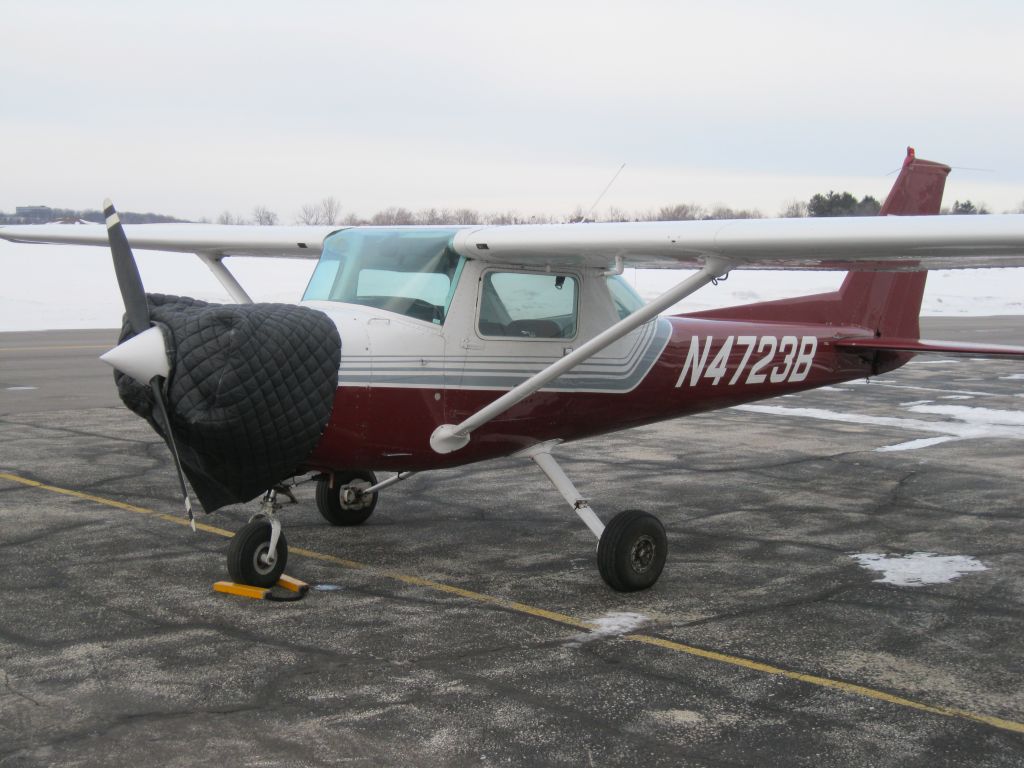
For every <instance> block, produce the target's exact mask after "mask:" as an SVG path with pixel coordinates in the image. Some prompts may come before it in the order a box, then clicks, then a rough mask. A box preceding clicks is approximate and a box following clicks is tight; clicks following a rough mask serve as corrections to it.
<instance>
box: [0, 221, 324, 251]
mask: <svg viewBox="0 0 1024 768" xmlns="http://www.w3.org/2000/svg"><path fill="white" fill-rule="evenodd" d="M339 229H344V227H339V226H326V227H254V226H238V225H230V224H223V225H222V224H135V225H134V226H131V225H129V226H126V227H124V231H125V234H126V235H127V236H128V239H129V241H130V242H131V244H132V246H133V247H134V248H137V249H142V250H151V251H176V252H180V253H205V254H210V255H213V256H217V257H221V256H275V257H284V258H296V259H316V258H319V257H320V252H321V251H322V250H323V242H324V238H325V237H327V236H328V235H329V234H331V233H332V232H337V231H338V230H339ZM0 238H2V239H4V240H10V241H11V242H14V243H63V244H66V245H99V246H103V247H104V248H107V247H109V245H108V242H107V228H106V227H104V226H103V225H102V224H27V225H23V226H10V227H0Z"/></svg>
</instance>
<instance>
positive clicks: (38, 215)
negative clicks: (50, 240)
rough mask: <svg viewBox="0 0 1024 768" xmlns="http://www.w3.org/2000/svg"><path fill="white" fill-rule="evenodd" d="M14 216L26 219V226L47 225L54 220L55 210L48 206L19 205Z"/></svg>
mask: <svg viewBox="0 0 1024 768" xmlns="http://www.w3.org/2000/svg"><path fill="white" fill-rule="evenodd" d="M14 215H15V216H17V217H18V218H19V219H24V221H25V223H26V224H45V223H46V222H48V221H53V219H54V213H53V209H52V208H50V206H48V205H19V206H18V207H17V208H15V209H14Z"/></svg>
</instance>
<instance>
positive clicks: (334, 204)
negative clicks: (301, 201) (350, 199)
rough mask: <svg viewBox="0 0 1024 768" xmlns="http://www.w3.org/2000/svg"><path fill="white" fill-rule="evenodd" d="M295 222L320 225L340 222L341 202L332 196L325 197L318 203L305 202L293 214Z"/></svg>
mask: <svg viewBox="0 0 1024 768" xmlns="http://www.w3.org/2000/svg"><path fill="white" fill-rule="evenodd" d="M295 223H296V224H309V225H313V226H321V225H328V224H340V223H341V203H339V202H338V201H337V199H335V198H334V197H330V196H329V197H325V198H324V199H323V200H321V201H320V202H318V203H307V204H306V205H304V206H302V208H301V209H300V210H299V213H298V214H297V215H296V216H295Z"/></svg>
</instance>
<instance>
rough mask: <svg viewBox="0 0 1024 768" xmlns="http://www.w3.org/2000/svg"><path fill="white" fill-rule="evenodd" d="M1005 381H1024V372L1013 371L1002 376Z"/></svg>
mask: <svg viewBox="0 0 1024 768" xmlns="http://www.w3.org/2000/svg"><path fill="white" fill-rule="evenodd" d="M999 378H1000V379H1002V380H1003V381H1024V373H1011V374H1010V375H1009V376H1000V377H999Z"/></svg>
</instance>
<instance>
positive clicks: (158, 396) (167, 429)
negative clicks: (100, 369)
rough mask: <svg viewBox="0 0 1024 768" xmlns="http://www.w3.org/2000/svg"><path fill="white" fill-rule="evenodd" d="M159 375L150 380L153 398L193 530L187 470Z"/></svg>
mask: <svg viewBox="0 0 1024 768" xmlns="http://www.w3.org/2000/svg"><path fill="white" fill-rule="evenodd" d="M161 385H162V382H161V379H160V377H159V376H154V377H153V379H152V380H151V381H150V382H149V386H150V389H152V390H153V399H154V400H156V404H157V407H158V408H159V409H160V417H161V418H162V419H163V421H164V437H165V438H166V440H167V447H168V448H170V449H171V456H172V457H173V458H174V468H175V469H176V470H178V483H179V484H180V485H181V497H182V498H183V499H184V500H185V513H186V514H187V515H188V521H189V523H190V524H191V526H192V532H193V533H195V530H196V519H195V516H194V515H193V514H192V501H191V500H190V499H189V497H188V486H186V485H185V471H184V470H183V469H182V468H181V457H180V456H178V446H177V444H176V443H175V442H174V430H173V429H172V428H171V420H170V418H168V416H167V403H165V402H164V390H163V387H162V386H161Z"/></svg>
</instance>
